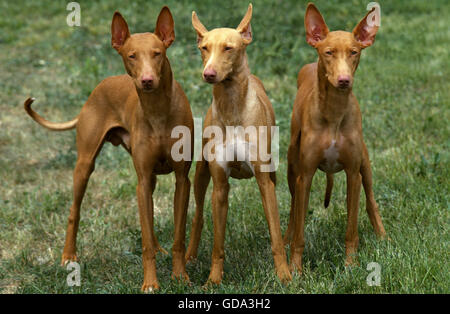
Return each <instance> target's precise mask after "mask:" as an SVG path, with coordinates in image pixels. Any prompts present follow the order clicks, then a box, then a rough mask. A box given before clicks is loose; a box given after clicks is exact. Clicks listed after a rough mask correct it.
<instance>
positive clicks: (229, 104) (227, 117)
mask: <svg viewBox="0 0 450 314" xmlns="http://www.w3.org/2000/svg"><path fill="white" fill-rule="evenodd" d="M250 74H251V73H250V68H249V66H248V62H247V54H246V53H245V54H244V55H243V56H242V58H241V62H239V64H237V66H236V67H235V68H234V69H233V72H231V73H230V74H229V75H228V76H227V78H226V79H225V80H223V81H222V82H220V83H216V84H214V86H213V116H214V117H215V118H219V119H220V120H221V121H223V123H224V124H225V125H236V124H238V125H240V124H242V123H241V122H240V117H241V112H242V110H243V109H244V107H245V105H246V97H247V92H248V84H249V77H250Z"/></svg>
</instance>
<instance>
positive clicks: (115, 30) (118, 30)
mask: <svg viewBox="0 0 450 314" xmlns="http://www.w3.org/2000/svg"><path fill="white" fill-rule="evenodd" d="M128 37H130V31H129V30H128V25H127V22H126V21H125V19H124V18H123V17H122V14H120V13H119V12H117V11H116V12H114V16H113V19H112V23H111V45H112V46H113V48H114V49H116V50H117V51H119V49H120V47H122V46H123V44H124V43H125V41H126V40H127V39H128Z"/></svg>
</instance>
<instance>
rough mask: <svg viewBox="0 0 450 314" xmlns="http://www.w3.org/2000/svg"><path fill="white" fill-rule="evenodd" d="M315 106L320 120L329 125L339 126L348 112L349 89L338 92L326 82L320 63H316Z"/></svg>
mask: <svg viewBox="0 0 450 314" xmlns="http://www.w3.org/2000/svg"><path fill="white" fill-rule="evenodd" d="M316 91H317V95H316V96H317V100H318V102H317V104H318V110H319V112H320V115H321V118H322V119H324V120H325V121H326V122H327V123H329V124H336V125H337V126H339V125H340V124H341V122H342V121H343V119H344V118H345V116H346V115H347V113H348V112H349V111H350V107H351V105H350V103H351V101H350V100H351V97H352V90H351V88H349V89H347V90H340V89H338V88H336V87H334V86H333V85H332V84H331V83H330V81H328V78H327V73H326V69H325V67H324V65H323V64H322V62H321V61H320V59H319V61H318V62H317V89H316Z"/></svg>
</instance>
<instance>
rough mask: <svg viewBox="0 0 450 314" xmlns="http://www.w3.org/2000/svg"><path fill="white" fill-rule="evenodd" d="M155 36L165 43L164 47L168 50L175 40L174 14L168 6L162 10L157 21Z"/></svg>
mask: <svg viewBox="0 0 450 314" xmlns="http://www.w3.org/2000/svg"><path fill="white" fill-rule="evenodd" d="M154 33H155V35H156V36H158V38H159V39H161V41H162V42H163V43H164V46H165V47H166V48H168V47H169V46H170V45H172V43H173V41H174V40H175V23H174V22H173V17H172V13H170V10H169V8H168V7H167V6H164V7H163V8H162V9H161V12H160V13H159V15H158V20H157V21H156V28H155V32H154Z"/></svg>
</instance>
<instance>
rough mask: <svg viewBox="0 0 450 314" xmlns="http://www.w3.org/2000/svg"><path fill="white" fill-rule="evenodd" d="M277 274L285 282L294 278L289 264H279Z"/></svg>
mask: <svg viewBox="0 0 450 314" xmlns="http://www.w3.org/2000/svg"><path fill="white" fill-rule="evenodd" d="M277 276H278V278H279V279H280V280H281V282H282V283H284V284H286V283H288V282H289V281H291V280H292V274H291V271H290V270H289V267H288V265H287V264H285V265H282V266H279V267H278V268H277Z"/></svg>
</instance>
